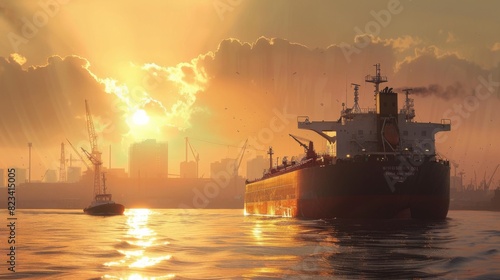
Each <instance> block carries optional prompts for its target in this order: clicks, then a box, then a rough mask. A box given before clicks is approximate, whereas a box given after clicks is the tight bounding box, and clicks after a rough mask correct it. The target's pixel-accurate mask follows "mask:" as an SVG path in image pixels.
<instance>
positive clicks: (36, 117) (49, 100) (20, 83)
mask: <svg viewBox="0 0 500 280" xmlns="http://www.w3.org/2000/svg"><path fill="white" fill-rule="evenodd" d="M22 62H23V58H22V57H21V56H19V55H17V54H14V55H11V56H10V57H9V58H8V59H7V58H1V59H0V69H2V70H1V71H0V88H2V98H3V102H1V103H0V111H2V112H3V115H2V118H1V120H0V124H1V127H2V128H3V131H4V133H2V136H0V145H2V146H18V145H20V144H21V143H26V142H30V141H31V142H37V144H39V145H54V144H55V143H59V142H61V141H62V140H64V138H72V137H77V138H81V136H82V134H84V133H85V128H86V127H85V123H84V118H83V116H84V105H83V104H84V100H85V99H88V100H89V102H90V104H91V108H92V109H93V114H94V115H95V116H96V119H97V120H100V123H98V124H97V125H98V126H101V127H103V128H105V129H108V130H109V129H111V128H112V130H113V132H115V130H116V131H117V132H119V131H123V129H124V127H123V125H122V124H121V121H120V119H119V118H118V117H117V116H116V115H115V114H114V112H113V110H110V109H109V108H112V107H113V106H111V105H112V102H113V98H110V96H109V95H107V94H105V92H104V87H103V86H102V85H101V84H100V83H99V82H98V81H97V80H96V79H95V76H94V75H93V74H92V73H91V72H90V71H89V69H88V67H89V65H90V64H89V62H88V61H87V60H86V59H84V58H81V57H77V56H68V57H65V58H61V57H59V56H53V57H49V58H48V60H47V64H46V65H42V66H31V67H28V68H27V69H23V68H22V65H21V64H20V63H22ZM114 135H115V133H109V134H108V135H104V136H103V137H106V138H113V137H114ZM115 140H116V139H115Z"/></svg>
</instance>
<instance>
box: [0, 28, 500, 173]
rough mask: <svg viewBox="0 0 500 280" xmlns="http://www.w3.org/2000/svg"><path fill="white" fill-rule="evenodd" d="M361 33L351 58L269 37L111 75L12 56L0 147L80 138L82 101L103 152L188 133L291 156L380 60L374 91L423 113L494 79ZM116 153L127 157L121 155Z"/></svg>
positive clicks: (367, 92)
mask: <svg viewBox="0 0 500 280" xmlns="http://www.w3.org/2000/svg"><path fill="white" fill-rule="evenodd" d="M363 38H367V39H369V41H367V42H368V43H367V44H366V46H365V47H363V48H360V49H359V52H355V53H352V55H351V56H350V57H349V58H350V59H349V60H348V59H347V58H346V55H345V52H344V51H343V49H342V46H341V45H340V44H339V45H336V44H334V45H331V46H329V47H327V48H315V49H313V48H309V47H307V46H305V45H302V44H298V43H294V42H290V41H288V40H285V39H279V38H265V37H261V38H258V39H257V40H256V41H254V42H243V41H240V40H237V39H234V38H230V39H226V40H223V41H221V42H220V44H219V46H218V48H217V49H215V50H214V51H212V52H207V53H204V54H200V55H199V56H198V57H195V58H194V59H192V60H190V61H186V62H182V63H178V64H176V65H172V66H165V65H159V64H157V63H154V62H151V63H146V64H142V65H135V64H132V63H131V64H129V65H128V66H127V67H124V68H123V69H121V70H122V75H121V76H116V77H104V76H97V75H96V74H94V73H93V72H92V71H91V70H90V69H91V65H90V62H89V61H88V60H87V59H85V58H82V57H78V56H68V57H64V58H63V57H59V56H53V57H50V58H48V60H47V63H46V64H45V65H41V66H31V67H27V68H26V67H24V65H26V63H24V62H25V61H24V60H23V58H22V56H20V55H15V54H13V55H11V56H9V57H8V58H2V59H0V87H1V88H2V89H3V92H2V96H4V101H5V102H3V103H1V104H0V110H2V112H3V113H4V117H3V118H2V119H1V120H0V128H1V129H3V131H6V133H3V134H2V135H1V136H0V145H1V146H3V147H6V146H9V145H13V146H16V145H21V146H24V145H25V143H26V142H29V141H31V142H36V143H40V144H39V145H45V146H57V144H58V143H60V142H61V141H62V140H64V138H70V139H81V140H80V141H82V143H85V142H86V141H87V140H86V139H87V132H86V126H85V118H84V115H85V112H84V106H83V104H84V100H85V99H87V100H89V102H90V105H91V109H92V114H93V115H94V120H95V122H96V130H97V131H98V132H99V141H100V143H102V144H101V145H104V144H105V143H106V144H107V143H121V144H122V146H123V147H128V144H130V143H131V142H134V141H139V140H144V139H147V138H156V139H158V140H162V141H169V143H170V144H169V145H170V147H172V157H171V159H172V160H173V161H174V162H175V160H176V159H177V158H176V156H175V155H176V153H177V154H181V153H182V152H181V151H179V149H176V148H175V147H177V146H178V145H182V143H183V140H184V137H185V136H186V135H189V136H193V137H197V138H199V139H204V140H210V141H214V142H219V143H232V144H235V143H240V142H241V141H242V140H244V139H246V138H253V139H254V140H255V141H254V143H253V145H254V146H257V145H258V146H259V149H266V147H268V146H269V145H276V146H277V147H280V150H283V151H296V150H298V151H299V152H300V149H298V147H296V146H295V144H296V143H295V142H293V141H289V140H290V139H289V137H288V136H287V134H288V133H292V134H294V133H295V134H300V135H305V136H307V137H310V136H311V135H314V134H313V133H308V132H306V131H298V129H297V127H296V116H299V115H308V116H309V117H310V118H311V119H315V120H322V119H325V120H327V119H333V118H337V117H338V113H337V112H339V111H340V110H341V109H342V103H347V104H348V106H352V94H351V92H352V89H351V88H350V86H349V85H350V84H351V83H357V84H360V85H361V90H360V99H361V100H360V105H361V107H362V108H366V107H373V88H372V85H371V84H368V83H366V82H365V81H364V77H365V75H367V74H373V73H374V67H373V65H374V64H375V63H381V67H382V74H383V75H386V76H388V78H389V82H388V83H387V84H384V86H385V85H387V86H390V87H394V88H396V89H402V88H407V87H411V88H413V94H414V95H415V96H416V97H417V96H418V97H422V99H420V100H416V101H417V102H416V104H419V105H420V104H422V106H423V105H425V104H427V105H433V103H436V102H432V101H431V100H433V101H435V100H436V99H431V98H424V97H430V96H437V97H439V99H438V100H443V101H449V100H455V101H456V100H460V99H463V98H465V97H466V96H468V95H470V94H471V93H472V92H473V91H474V88H475V87H477V85H478V84H479V80H478V77H486V79H487V78H488V77H489V76H488V75H489V74H490V73H494V76H493V79H494V80H495V81H496V77H497V76H498V75H497V74H495V73H498V72H500V71H498V69H497V68H495V69H484V68H482V67H481V66H479V65H477V64H475V63H472V62H470V61H467V60H466V59H464V58H462V57H460V56H458V55H456V54H455V53H452V52H446V51H443V50H441V49H439V48H437V47H435V46H425V47H423V46H422V44H423V43H422V41H421V40H420V39H419V38H416V37H410V36H402V37H399V38H392V39H382V38H378V37H373V36H368V37H359V38H358V39H357V40H361V41H358V42H363V41H362V40H364V39H363ZM491 103H493V102H491ZM486 105H487V106H490V103H488V104H486ZM138 110H144V111H145V112H146V113H147V116H148V117H149V120H150V122H149V123H150V124H153V125H140V124H135V123H134V122H133V118H132V116H133V115H134V114H135V113H136V112H137V111H138ZM424 110H427V108H426V107H425V106H424ZM277 112H278V113H277ZM478 114H479V113H478ZM436 117H441V116H436ZM269 131H271V132H272V133H269ZM124 153H125V156H124V157H126V149H125V152H124ZM219 157H220V155H219ZM125 160H126V158H125ZM207 160H209V159H207ZM174 164H175V163H174Z"/></svg>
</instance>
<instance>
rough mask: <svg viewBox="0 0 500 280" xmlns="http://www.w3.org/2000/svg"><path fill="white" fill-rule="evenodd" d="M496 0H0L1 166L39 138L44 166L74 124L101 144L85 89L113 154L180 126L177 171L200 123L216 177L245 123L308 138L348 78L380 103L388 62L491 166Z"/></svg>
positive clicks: (499, 45)
mask: <svg viewBox="0 0 500 280" xmlns="http://www.w3.org/2000/svg"><path fill="white" fill-rule="evenodd" d="M499 10H500V2H498V1H493V0H492V1H411V0H400V1H388V0H383V1H373V0H370V1H368V0H367V1H331V0H326V1H311V0H307V1H298V0H296V1H293V0H290V1H280V0H274V1H267V0H215V1H212V0H210V1H201V0H199V1H195V0H189V1H168V0H159V1H130V0H120V1H97V0H95V1H94V0H64V1H63V0H61V1H57V0H40V1H27V0H26V1H21V0H3V1H2V0H0V16H1V17H0V98H1V100H0V111H1V112H2V113H1V114H2V117H1V118H0V129H1V131H0V154H1V158H0V167H4V168H5V167H7V166H11V165H16V166H25V167H26V165H27V160H26V159H27V144H26V143H27V142H33V151H34V159H33V162H34V167H33V176H32V178H34V179H37V178H38V177H41V175H42V174H43V173H44V172H45V170H46V169H48V168H52V169H57V168H58V159H59V149H60V143H61V142H63V141H65V138H68V139H70V140H71V141H72V142H73V143H74V144H76V145H77V146H83V147H88V136H87V133H86V127H85V122H84V100H85V99H88V100H89V102H90V106H91V110H92V113H93V115H94V121H95V122H96V129H97V130H98V132H99V145H100V146H101V150H103V152H104V153H107V151H108V149H109V148H108V147H109V145H112V147H113V148H112V149H113V160H112V161H113V166H114V167H126V166H127V153H128V146H129V145H130V143H132V142H134V141H140V140H144V139H148V138H156V139H158V140H162V141H168V142H169V151H170V157H169V162H170V168H169V169H170V173H178V164H179V162H180V161H181V160H183V159H184V144H183V143H184V142H183V141H184V137H186V136H189V137H191V138H192V139H193V140H192V144H193V146H194V147H195V148H196V150H197V151H198V152H199V153H200V158H201V162H200V164H201V169H202V170H201V172H200V174H203V173H204V174H205V177H208V176H209V175H208V172H209V171H208V166H209V163H210V162H211V161H214V160H216V159H220V158H222V157H233V158H234V157H236V156H237V154H238V152H239V151H238V149H237V148H236V147H235V146H241V143H242V142H243V141H244V140H245V139H246V138H250V139H253V140H251V143H252V145H251V147H250V149H249V150H248V151H247V152H246V155H245V158H246V159H249V158H251V157H253V156H254V155H256V154H262V155H264V153H263V152H262V151H260V150H263V149H266V148H267V147H268V146H270V145H273V146H274V149H275V151H276V152H277V155H278V156H280V157H281V156H283V155H294V154H298V153H300V152H302V150H301V148H300V147H299V146H298V145H296V143H295V142H294V141H293V140H291V139H290V138H289V137H288V136H287V134H288V133H290V132H291V133H294V134H299V135H302V136H304V137H309V138H313V139H316V140H320V139H318V138H315V136H314V134H313V133H311V132H306V131H298V130H297V129H296V120H295V118H296V116H298V115H309V116H311V118H314V119H337V118H338V116H339V111H340V109H341V103H342V102H345V101H346V91H347V103H348V105H349V104H351V105H352V95H351V92H352V89H351V88H350V86H349V85H350V83H358V84H361V94H362V96H361V107H373V96H372V91H373V88H372V87H371V85H370V84H366V83H365V82H364V76H365V75H367V74H373V71H374V67H373V64H375V63H378V62H380V63H381V64H382V74H384V75H387V76H388V78H389V83H388V84H387V85H388V86H391V87H394V88H400V87H406V86H411V87H415V88H419V89H420V92H418V93H415V95H414V96H413V97H414V98H415V103H416V110H417V120H418V121H432V122H439V121H440V120H441V119H442V118H450V119H451V120H452V132H450V133H448V134H447V136H445V138H442V139H441V141H440V143H438V151H440V152H441V153H442V154H443V155H444V156H446V157H448V158H450V159H452V160H453V161H455V162H456V163H458V164H459V165H460V167H459V170H460V169H463V170H464V171H465V172H466V175H465V176H466V180H470V179H471V178H473V173H474V171H476V173H477V175H478V181H479V180H480V179H482V178H483V176H484V172H485V171H486V172H487V173H488V174H490V173H491V172H492V170H493V168H494V167H495V166H496V164H498V163H499V160H498V159H499V158H500V147H498V144H497V142H498V140H497V139H498V138H499V136H500V132H499V129H498V126H499V123H500V113H499V110H498V109H497V108H498V107H499V105H500V74H499V73H500V70H499V66H498V63H499V61H500V33H499V32H498V30H499V28H500V19H499V17H498V11H499ZM402 100H403V98H402V96H400V104H401V103H402ZM269 132H271V133H269ZM213 143H218V144H225V145H216V144H213ZM320 143H322V142H318V144H316V146H317V147H318V149H320V150H321V149H322V147H323V144H320ZM66 153H67V154H68V153H69V149H67V151H66ZM104 158H105V159H104V165H106V166H107V165H108V160H107V156H106V157H104ZM191 159H192V157H191ZM452 172H453V171H452ZM240 173H244V172H241V171H240ZM496 178H497V179H496V180H498V178H500V175H497V176H496Z"/></svg>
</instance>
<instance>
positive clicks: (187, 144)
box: [186, 137, 200, 178]
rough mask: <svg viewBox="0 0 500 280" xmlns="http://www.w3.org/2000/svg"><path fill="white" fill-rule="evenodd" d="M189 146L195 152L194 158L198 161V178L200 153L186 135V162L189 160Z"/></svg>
mask: <svg viewBox="0 0 500 280" xmlns="http://www.w3.org/2000/svg"><path fill="white" fill-rule="evenodd" d="M188 146H189V148H190V149H191V153H192V154H193V157H194V160H195V161H196V178H198V172H199V171H198V170H199V165H200V154H199V153H198V152H196V153H195V149H194V148H193V146H192V145H191V142H189V140H188V138H187V137H186V163H187V162H188Z"/></svg>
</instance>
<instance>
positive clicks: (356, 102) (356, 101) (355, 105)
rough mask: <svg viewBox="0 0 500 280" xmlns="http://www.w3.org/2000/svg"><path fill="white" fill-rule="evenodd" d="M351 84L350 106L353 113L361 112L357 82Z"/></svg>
mask: <svg viewBox="0 0 500 280" xmlns="http://www.w3.org/2000/svg"><path fill="white" fill-rule="evenodd" d="M351 85H352V86H354V106H353V107H352V112H353V113H361V108H359V103H358V101H359V92H358V90H359V85H358V84H354V83H352V84H351Z"/></svg>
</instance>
